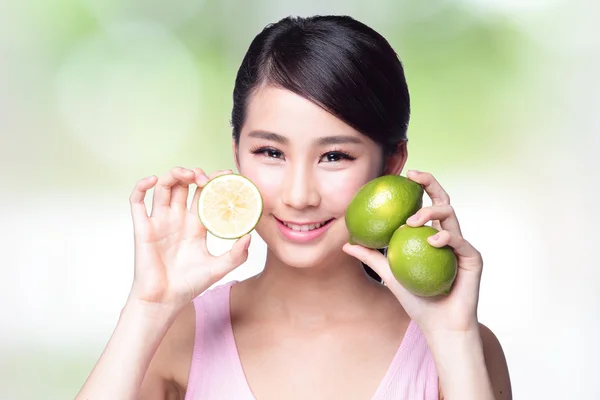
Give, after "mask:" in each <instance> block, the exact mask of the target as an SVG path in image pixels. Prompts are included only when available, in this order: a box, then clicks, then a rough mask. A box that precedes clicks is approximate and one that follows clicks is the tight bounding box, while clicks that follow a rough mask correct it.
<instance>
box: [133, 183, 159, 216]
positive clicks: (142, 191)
mask: <svg viewBox="0 0 600 400" xmlns="http://www.w3.org/2000/svg"><path fill="white" fill-rule="evenodd" d="M157 180H158V179H157V178H156V176H154V175H153V176H149V177H147V178H144V179H142V180H140V181H138V182H137V183H136V185H135V187H134V188H133V191H132V192H131V195H130V196H129V204H130V206H131V217H132V219H133V223H134V226H140V227H141V226H145V225H146V224H147V222H148V211H147V210H146V204H145V203H144V199H145V198H146V193H147V192H148V190H150V189H152V187H154V185H156V182H157Z"/></svg>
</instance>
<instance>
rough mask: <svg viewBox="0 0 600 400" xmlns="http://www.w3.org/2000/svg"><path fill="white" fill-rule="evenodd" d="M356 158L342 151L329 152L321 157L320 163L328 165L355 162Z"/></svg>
mask: <svg viewBox="0 0 600 400" xmlns="http://www.w3.org/2000/svg"><path fill="white" fill-rule="evenodd" d="M355 159H356V158H355V157H353V156H351V155H350V154H348V153H344V152H343V151H329V152H327V153H325V154H323V155H322V156H321V161H323V162H328V163H335V162H340V161H343V160H350V161H352V160H355Z"/></svg>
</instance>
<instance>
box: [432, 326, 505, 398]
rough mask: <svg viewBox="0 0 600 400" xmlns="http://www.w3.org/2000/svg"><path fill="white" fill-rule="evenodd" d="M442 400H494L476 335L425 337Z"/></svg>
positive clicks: (478, 335)
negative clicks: (435, 369) (430, 352)
mask: <svg viewBox="0 0 600 400" xmlns="http://www.w3.org/2000/svg"><path fill="white" fill-rule="evenodd" d="M426 337H427V342H428V343H429V347H430V349H431V351H432V354H433V357H434V359H435V364H436V368H437V371H438V377H439V381H440V386H441V389H442V392H443V394H444V400H494V394H493V389H492V384H491V381H490V378H489V374H488V371H487V367H486V363H485V357H484V352H483V344H482V341H481V336H480V334H479V332H478V331H476V330H475V331H466V332H460V333H456V332H452V333H448V332H436V333H432V334H429V335H427V334H426Z"/></svg>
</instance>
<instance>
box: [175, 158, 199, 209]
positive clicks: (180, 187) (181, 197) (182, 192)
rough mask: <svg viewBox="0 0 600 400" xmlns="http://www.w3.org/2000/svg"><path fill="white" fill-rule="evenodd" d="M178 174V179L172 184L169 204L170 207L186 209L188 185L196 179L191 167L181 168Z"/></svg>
mask: <svg viewBox="0 0 600 400" xmlns="http://www.w3.org/2000/svg"><path fill="white" fill-rule="evenodd" d="M178 174H179V175H178V176H179V180H178V181H177V183H176V184H175V185H173V189H172V190H171V202H170V203H169V204H170V206H171V207H172V208H180V209H186V208H187V199H188V193H189V187H190V184H191V183H193V182H194V180H195V179H196V174H195V173H194V171H192V170H191V169H186V168H181V169H180V170H179V171H178Z"/></svg>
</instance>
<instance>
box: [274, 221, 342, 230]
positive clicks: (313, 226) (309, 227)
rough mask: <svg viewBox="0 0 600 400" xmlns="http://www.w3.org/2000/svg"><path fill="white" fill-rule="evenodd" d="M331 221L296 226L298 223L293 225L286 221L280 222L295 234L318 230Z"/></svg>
mask: <svg viewBox="0 0 600 400" xmlns="http://www.w3.org/2000/svg"><path fill="white" fill-rule="evenodd" d="M332 220H333V219H328V220H326V221H322V222H313V223H308V224H298V223H293V222H286V221H281V220H280V221H281V223H282V224H283V225H285V226H287V227H288V228H290V229H292V230H294V231H296V232H308V231H312V230H315V229H319V228H320V227H322V226H324V225H326V224H328V223H330V222H331V221H332Z"/></svg>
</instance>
